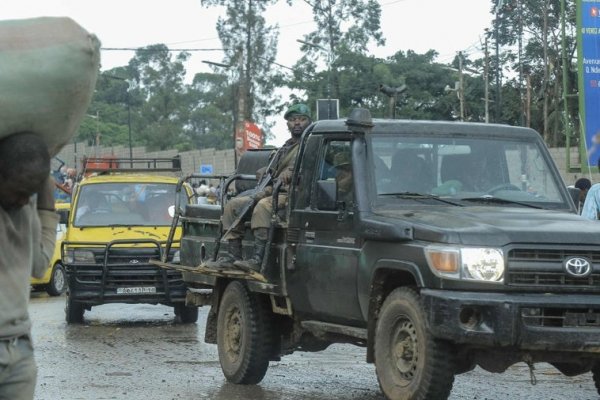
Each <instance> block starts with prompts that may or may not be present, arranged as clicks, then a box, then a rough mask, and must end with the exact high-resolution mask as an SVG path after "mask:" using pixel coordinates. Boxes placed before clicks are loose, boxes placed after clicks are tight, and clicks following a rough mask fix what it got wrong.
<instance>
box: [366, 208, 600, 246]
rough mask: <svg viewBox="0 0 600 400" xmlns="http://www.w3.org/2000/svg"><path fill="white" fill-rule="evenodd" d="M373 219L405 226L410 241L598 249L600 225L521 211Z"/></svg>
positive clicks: (414, 213)
mask: <svg viewBox="0 0 600 400" xmlns="http://www.w3.org/2000/svg"><path fill="white" fill-rule="evenodd" d="M374 217H375V219H380V218H384V219H385V220H386V221H387V222H388V223H391V224H400V225H405V226H406V224H408V226H409V227H410V228H412V238H413V239H415V240H425V241H431V242H437V243H455V244H467V245H476V246H477V245H482V246H483V245H485V246H489V245H495V246H503V245H507V244H510V243H527V242H530V243H533V242H535V243H544V244H561V245H564V244H573V245H586V244H587V245H590V244H591V245H600V222H599V221H590V220H586V219H585V218H583V217H581V216H579V215H576V214H571V213H566V212H559V211H551V210H538V209H531V208H520V207H481V206H475V207H443V208H438V207H427V208H419V209H410V210H408V209H402V210H379V211H377V213H376V214H375V215H374Z"/></svg>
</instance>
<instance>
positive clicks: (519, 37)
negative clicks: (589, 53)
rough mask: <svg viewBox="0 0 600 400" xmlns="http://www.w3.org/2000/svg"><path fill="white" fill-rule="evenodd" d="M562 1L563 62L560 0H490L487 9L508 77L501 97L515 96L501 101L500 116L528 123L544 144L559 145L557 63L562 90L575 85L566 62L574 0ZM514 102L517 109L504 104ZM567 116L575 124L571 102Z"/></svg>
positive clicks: (570, 65)
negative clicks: (564, 59)
mask: <svg viewBox="0 0 600 400" xmlns="http://www.w3.org/2000/svg"><path fill="white" fill-rule="evenodd" d="M565 1H566V9H567V10H568V11H567V16H566V17H567V18H566V22H567V23H566V31H567V35H566V37H567V40H566V52H567V57H566V58H567V63H566V65H563V62H562V56H561V52H562V43H561V42H562V35H561V11H560V3H561V0H495V1H493V8H492V13H494V14H495V15H496V18H495V21H494V31H493V36H494V37H493V39H494V40H497V41H498V44H499V46H500V47H501V48H502V53H503V54H502V55H501V60H505V61H506V63H505V64H504V65H505V66H506V73H507V75H508V76H509V79H508V80H507V81H506V82H505V83H504V84H503V88H502V96H503V97H504V96H505V95H506V96H511V93H512V94H514V93H515V92H516V94H518V99H517V100H518V101H510V102H508V103H507V104H505V102H504V101H503V102H502V109H503V115H502V120H503V121H505V122H508V123H511V124H520V123H521V122H523V123H524V124H525V125H528V126H531V127H533V128H534V129H536V130H537V131H539V132H540V133H541V134H542V135H543V137H544V139H545V140H546V142H547V143H548V145H550V146H557V145H561V144H564V118H563V114H564V113H563V107H564V105H563V89H562V87H563V78H562V76H563V75H562V69H563V68H567V69H568V71H567V76H569V81H568V82H567V87H568V89H567V91H568V93H575V92H576V85H577V82H576V79H575V76H576V72H575V70H576V64H575V63H573V62H571V60H572V59H573V56H574V54H575V51H576V34H575V23H576V22H575V9H576V7H575V0H565ZM519 43H521V45H520V46H519ZM519 48H520V49H521V51H520V52H519ZM498 71H499V70H498V69H496V72H498ZM527 82H529V84H527ZM528 87H529V89H528ZM526 93H529V94H530V95H529V96H528V95H527V94H526ZM527 98H531V101H530V102H528V101H527ZM573 103H575V102H573ZM515 106H518V107H519V110H518V112H515V111H514V110H510V109H509V108H508V107H515ZM507 111H508V112H507ZM530 115H531V117H529V116H530ZM569 116H570V121H572V122H571V123H572V124H573V125H576V124H577V107H576V104H573V105H571V107H570V112H569ZM515 117H517V118H515Z"/></svg>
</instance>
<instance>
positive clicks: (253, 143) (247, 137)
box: [235, 121, 263, 159]
mask: <svg viewBox="0 0 600 400" xmlns="http://www.w3.org/2000/svg"><path fill="white" fill-rule="evenodd" d="M262 147H263V133H262V130H261V129H260V128H259V127H258V125H256V124H255V123H253V122H250V121H244V122H243V123H242V124H240V125H239V126H238V128H237V129H236V130H235V153H236V155H237V157H238V159H239V157H240V156H241V155H242V154H244V153H245V152H246V150H248V149H262Z"/></svg>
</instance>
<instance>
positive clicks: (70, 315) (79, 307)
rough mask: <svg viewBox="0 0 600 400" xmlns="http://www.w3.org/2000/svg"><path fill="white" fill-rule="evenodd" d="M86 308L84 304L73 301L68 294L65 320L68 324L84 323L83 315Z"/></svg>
mask: <svg viewBox="0 0 600 400" xmlns="http://www.w3.org/2000/svg"><path fill="white" fill-rule="evenodd" d="M84 312H85V308H84V307H83V304H82V303H78V302H76V301H73V298H72V297H71V296H70V295H69V294H67V304H66V306H65V319H66V321H67V324H80V323H82V322H83V313H84Z"/></svg>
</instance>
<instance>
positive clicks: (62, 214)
mask: <svg viewBox="0 0 600 400" xmlns="http://www.w3.org/2000/svg"><path fill="white" fill-rule="evenodd" d="M57 212H58V223H59V224H63V225H68V221H69V210H59V211H57Z"/></svg>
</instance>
